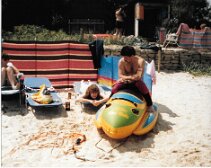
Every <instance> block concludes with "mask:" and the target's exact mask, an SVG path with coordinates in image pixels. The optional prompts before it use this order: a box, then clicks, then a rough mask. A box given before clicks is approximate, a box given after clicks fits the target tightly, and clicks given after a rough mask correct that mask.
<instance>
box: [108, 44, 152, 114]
mask: <svg viewBox="0 0 211 168" xmlns="http://www.w3.org/2000/svg"><path fill="white" fill-rule="evenodd" d="M121 55H122V56H123V58H121V59H120V60H119V64H118V75H119V79H118V81H117V83H116V84H115V85H114V86H113V87H112V92H111V94H112V95H113V94H114V93H116V92H117V91H119V90H121V89H123V88H127V86H129V85H130V86H131V85H132V87H133V86H134V87H136V88H138V90H139V91H140V92H141V94H142V95H143V97H144V98H145V100H146V102H147V107H148V109H147V111H148V112H153V111H154V108H153V106H152V99H151V96H150V94H149V90H148V88H147V87H146V85H145V83H144V82H143V81H142V79H141V78H142V76H143V72H144V59H143V58H141V57H138V56H136V54H135V49H134V48H133V47H131V46H124V47H123V48H122V50H121Z"/></svg>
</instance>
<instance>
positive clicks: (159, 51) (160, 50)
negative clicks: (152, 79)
mask: <svg viewBox="0 0 211 168" xmlns="http://www.w3.org/2000/svg"><path fill="white" fill-rule="evenodd" d="M161 52H162V48H161V47H159V50H158V73H160V62H161Z"/></svg>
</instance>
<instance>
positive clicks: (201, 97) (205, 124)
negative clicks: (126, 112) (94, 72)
mask: <svg viewBox="0 0 211 168" xmlns="http://www.w3.org/2000/svg"><path fill="white" fill-rule="evenodd" d="M59 94H60V95H61V97H62V99H63V101H65V98H66V97H67V93H64V92H63V93H59ZM153 100H154V102H156V103H157V104H158V106H159V113H160V115H159V119H158V123H157V124H156V126H155V128H154V130H153V131H151V132H150V133H148V134H147V135H144V136H134V135H132V136H130V137H129V138H127V139H125V140H120V141H116V140H111V139H109V138H107V136H106V135H105V134H103V132H102V131H97V130H96V128H95V126H94V124H93V121H94V118H95V112H83V113H81V106H80V105H76V104H75V102H74V97H72V101H71V111H68V112H66V111H64V110H62V108H60V109H59V111H58V109H57V110H48V111H46V110H39V111H36V113H33V112H32V111H31V110H29V112H28V113H27V114H26V115H25V116H22V115H20V114H19V112H18V108H17V107H16V106H15V103H12V104H11V105H10V107H9V108H8V109H7V112H6V113H5V114H2V125H1V126H2V130H1V131H2V133H1V134H2V140H1V141H2V145H1V150H2V166H3V167H6V166H13V167H18V166H27V167H31V166H39V167H40V166H45V167H51V166H63V167H65V166H69V167H71V166H125V167H127V166H134V167H143V166H211V131H210V128H211V77H193V76H191V75H189V74H187V73H163V72H161V73H159V74H157V84H156V85H154V86H153ZM73 132H78V133H82V134H85V135H86V138H87V139H86V141H85V142H83V143H82V144H81V145H80V146H79V150H78V152H77V156H78V157H80V158H83V159H84V160H85V161H84V160H81V159H77V158H76V157H75V155H74V154H73V150H72V147H73V144H74V142H75V139H74V138H72V137H71V135H72V133H73Z"/></svg>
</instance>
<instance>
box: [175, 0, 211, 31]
mask: <svg viewBox="0 0 211 168" xmlns="http://www.w3.org/2000/svg"><path fill="white" fill-rule="evenodd" d="M171 7H172V10H171V12H172V13H171V14H172V18H176V19H177V20H178V24H179V23H187V24H188V25H189V26H190V27H195V26H196V28H199V25H200V24H201V23H202V22H203V23H206V24H209V22H210V21H211V7H210V6H209V4H208V2H207V0H171ZM176 26H178V25H176Z"/></svg>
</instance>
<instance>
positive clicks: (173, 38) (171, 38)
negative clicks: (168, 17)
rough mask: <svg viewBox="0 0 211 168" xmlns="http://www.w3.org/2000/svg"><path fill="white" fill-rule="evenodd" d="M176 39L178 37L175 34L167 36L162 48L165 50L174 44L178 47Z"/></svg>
mask: <svg viewBox="0 0 211 168" xmlns="http://www.w3.org/2000/svg"><path fill="white" fill-rule="evenodd" d="M178 37H179V36H178V35H177V34H175V33H170V34H167V35H166V39H165V41H164V43H163V47H164V48H166V47H167V46H168V45H169V44H176V45H177V46H178Z"/></svg>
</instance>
